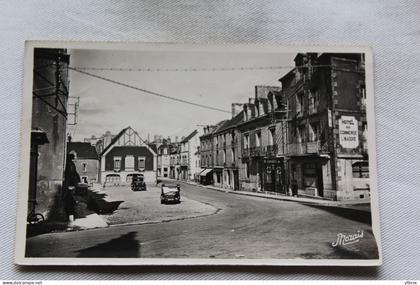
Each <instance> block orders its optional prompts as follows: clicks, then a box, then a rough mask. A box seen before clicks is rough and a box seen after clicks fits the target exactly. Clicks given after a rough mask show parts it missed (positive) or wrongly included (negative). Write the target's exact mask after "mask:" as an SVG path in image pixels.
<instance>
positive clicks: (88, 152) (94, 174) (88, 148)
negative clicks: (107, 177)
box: [67, 142, 99, 184]
mask: <svg viewBox="0 0 420 285" xmlns="http://www.w3.org/2000/svg"><path fill="white" fill-rule="evenodd" d="M67 153H69V154H70V153H71V154H74V157H75V160H74V164H75V165H76V171H77V173H79V175H80V180H81V182H84V183H88V184H91V183H96V182H99V178H98V175H99V156H98V153H97V152H96V148H95V146H93V145H91V144H90V143H89V142H68V143H67Z"/></svg>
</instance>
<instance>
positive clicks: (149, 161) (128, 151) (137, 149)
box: [101, 146, 157, 183]
mask: <svg viewBox="0 0 420 285" xmlns="http://www.w3.org/2000/svg"><path fill="white" fill-rule="evenodd" d="M127 156H133V157H134V169H131V170H128V169H126V167H125V158H126V157H127ZM114 157H121V167H120V170H118V171H115V170H114ZM138 157H145V168H144V170H141V169H139V167H138ZM102 161H103V165H101V183H104V182H105V177H106V175H107V174H111V173H117V174H120V176H121V181H122V182H125V181H126V175H127V174H130V173H137V172H141V173H143V174H144V175H145V181H146V182H147V183H156V171H157V156H156V155H154V154H153V153H152V152H151V151H150V150H149V149H148V148H147V147H145V146H117V147H113V148H112V149H111V150H110V151H109V152H108V153H107V154H106V156H105V159H102Z"/></svg>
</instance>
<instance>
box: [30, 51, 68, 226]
mask: <svg viewBox="0 0 420 285" xmlns="http://www.w3.org/2000/svg"><path fill="white" fill-rule="evenodd" d="M57 52H60V53H65V52H64V50H52V51H51V50H50V51H46V50H45V49H35V55H34V57H35V58H34V70H37V72H39V73H40V74H41V76H42V77H44V78H45V79H47V80H48V81H50V82H52V83H55V82H56V77H55V76H56V65H54V63H55V58H56V54H57ZM59 62H60V70H61V71H60V77H61V81H62V82H63V84H64V86H63V85H61V86H60V88H59V89H60V91H61V92H60V93H58V95H57V97H58V98H59V100H61V102H62V103H63V105H64V108H63V106H61V104H60V103H59V101H55V97H54V96H49V97H44V98H43V100H45V101H47V102H48V103H49V104H50V105H52V106H54V107H57V109H59V110H63V111H64V112H66V108H67V96H66V95H65V94H66V93H67V92H66V90H68V75H67V70H66V68H67V65H68V58H66V56H65V57H64V58H61V60H60V61H59ZM41 76H38V75H37V74H35V73H34V79H33V90H37V91H36V93H37V94H38V95H39V96H42V95H47V94H48V93H51V90H54V89H45V88H48V87H51V86H52V85H51V84H49V83H48V82H47V81H46V80H44V79H42V78H41ZM43 90H44V91H43ZM66 121H67V120H66V118H65V117H64V116H63V115H62V114H60V113H59V112H57V111H56V110H55V109H54V108H53V107H51V106H48V105H47V104H46V103H45V102H43V101H41V100H40V99H38V98H34V99H33V104H32V129H36V128H39V129H42V130H43V131H44V132H45V133H46V135H47V138H48V140H49V143H48V144H44V145H41V146H39V148H38V154H39V156H38V171H37V172H38V173H37V176H38V177H37V189H29V191H30V196H31V194H32V193H31V192H33V191H36V200H37V203H38V205H37V207H36V210H37V212H39V213H42V214H43V215H44V216H45V217H46V218H47V219H50V220H53V219H58V220H61V219H65V215H64V213H63V210H62V207H63V205H62V202H61V201H62V199H61V196H62V193H61V192H62V191H61V190H62V183H63V173H64V165H65V154H66V151H65V147H66V140H67V138H66Z"/></svg>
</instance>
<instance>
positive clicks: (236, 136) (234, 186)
mask: <svg viewBox="0 0 420 285" xmlns="http://www.w3.org/2000/svg"><path fill="white" fill-rule="evenodd" d="M241 109H242V104H236V103H234V104H233V105H232V118H231V119H230V120H227V121H225V122H224V123H223V124H221V125H220V127H218V128H217V129H216V130H215V131H214V133H213V145H214V147H213V157H214V165H213V183H214V185H215V186H218V187H221V188H225V189H231V190H239V189H240V183H239V169H240V167H241V164H242V163H241V161H240V159H239V157H240V152H241V150H240V144H239V141H240V132H239V131H238V129H237V128H236V127H237V125H238V124H240V123H242V121H243V117H244V113H243V111H242V110H241Z"/></svg>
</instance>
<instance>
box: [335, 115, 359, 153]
mask: <svg viewBox="0 0 420 285" xmlns="http://www.w3.org/2000/svg"><path fill="white" fill-rule="evenodd" d="M338 130H339V141H340V145H341V147H343V148H357V147H358V146H359V127H358V122H357V120H356V118H355V117H353V116H341V118H340V119H339V120H338Z"/></svg>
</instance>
